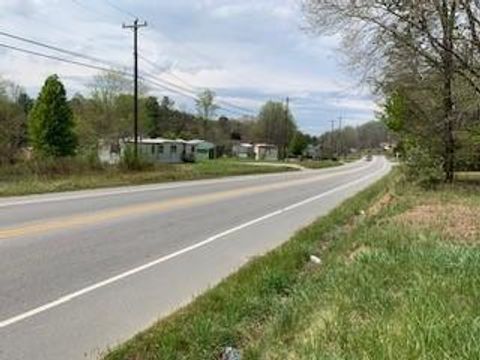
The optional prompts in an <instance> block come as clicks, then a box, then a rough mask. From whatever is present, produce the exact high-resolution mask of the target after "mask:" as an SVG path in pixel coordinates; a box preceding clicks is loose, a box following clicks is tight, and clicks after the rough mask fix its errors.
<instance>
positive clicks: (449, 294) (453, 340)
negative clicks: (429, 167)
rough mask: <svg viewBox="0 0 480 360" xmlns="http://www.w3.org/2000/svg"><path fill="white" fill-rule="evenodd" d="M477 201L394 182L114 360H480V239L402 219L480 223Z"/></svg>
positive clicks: (454, 189)
mask: <svg viewBox="0 0 480 360" xmlns="http://www.w3.org/2000/svg"><path fill="white" fill-rule="evenodd" d="M478 190H479V187H478V186H463V185H456V186H445V187H444V188H442V189H440V190H438V191H437V192H425V191H423V190H421V189H419V188H416V187H415V186H412V185H411V184H406V183H405V182H404V181H403V180H402V179H401V177H400V176H399V174H398V173H397V172H396V173H394V174H392V175H390V176H389V177H387V178H385V179H384V180H382V181H380V182H379V183H377V184H375V185H374V186H372V187H370V188H369V189H367V190H366V191H364V192H362V193H360V194H359V195H357V196H355V197H354V198H352V199H350V200H349V201H347V202H345V203H344V204H343V205H341V206H340V207H338V208H337V209H335V210H334V211H333V212H332V213H330V214H329V215H328V216H326V217H324V218H322V219H320V220H319V221H317V222H316V223H315V224H313V225H312V226H310V227H308V228H306V229H304V230H302V231H300V232H299V233H298V234H297V235H296V236H295V237H294V238H292V239H291V240H290V241H289V242H288V243H286V244H285V245H284V246H282V247H280V248H279V249H277V250H274V251H273V252H271V253H269V254H268V255H266V256H264V257H261V258H258V259H256V260H254V261H252V262H251V263H249V264H248V265H247V266H245V267H244V268H243V269H241V270H240V271H239V272H238V273H236V274H234V275H232V276H230V277H229V278H228V279H226V280H225V281H223V282H222V283H221V284H220V285H219V286H217V287H215V288H214V289H212V290H210V291H208V292H207V293H206V294H204V295H203V296H201V297H199V298H198V299H197V300H196V301H194V302H193V303H192V304H190V305H189V306H187V307H185V308H184V309H183V310H181V311H179V312H177V313H175V314H173V315H172V316H170V317H168V318H166V319H165V320H163V321H160V322H159V323H157V324H156V325H155V326H153V327H152V328H151V329H149V330H147V331H145V332H143V333H141V334H139V335H138V336H137V337H135V338H134V339H132V340H131V341H129V342H127V343H126V344H124V345H123V346H121V347H119V348H118V349H116V350H114V351H113V352H111V353H110V354H108V355H107V356H106V358H105V359H107V360H120V359H122V360H133V359H143V360H148V359H162V360H168V359H172V360H173V359H195V360H197V359H218V358H219V354H220V353H221V349H223V348H224V347H225V346H234V347H236V348H238V349H240V350H241V352H242V355H243V359H246V360H249V359H279V360H280V359H282V360H283V359H478V358H480V344H479V342H478V338H479V336H480V307H479V306H478V301H479V299H480V251H479V247H478V240H480V239H479V238H478V234H475V235H473V237H471V238H470V239H469V241H468V242H466V243H465V242H463V241H462V237H461V236H455V237H451V236H449V235H448V234H449V232H448V231H446V230H448V229H445V228H444V227H442V226H440V227H439V226H433V225H431V224H430V225H429V223H428V221H427V222H426V223H423V224H410V223H405V222H402V221H401V220H400V219H401V217H402V216H407V215H408V214H409V212H411V211H414V209H416V208H417V207H419V206H424V205H426V204H427V205H428V204H430V205H432V204H433V205H435V206H436V207H435V209H436V211H441V210H442V209H443V210H445V209H447V208H444V207H445V206H457V208H458V209H463V208H465V209H467V208H468V209H470V210H473V211H472V213H473V214H476V213H477V210H478V209H480V192H479V191H478ZM412 209H413V210H412ZM363 210H364V211H365V212H364V211H363ZM414 219H416V217H414ZM426 219H427V220H429V221H430V220H431V218H429V217H426ZM433 219H435V217H433ZM467 223H468V222H465V223H462V224H461V226H460V228H459V231H460V233H461V231H462V230H464V229H463V228H462V226H463V227H465V226H466V224H467ZM455 224H456V223H455ZM447 225H448V222H447V223H446V225H445V227H446V226H447ZM310 254H315V255H317V256H319V257H320V258H321V259H322V264H321V265H313V264H311V263H309V260H308V259H309V255H310Z"/></svg>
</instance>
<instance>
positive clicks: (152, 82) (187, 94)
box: [140, 76, 245, 115]
mask: <svg viewBox="0 0 480 360" xmlns="http://www.w3.org/2000/svg"><path fill="white" fill-rule="evenodd" d="M140 79H142V80H143V81H145V82H146V83H147V84H150V85H151V86H153V87H156V88H159V89H162V90H168V91H171V92H173V93H175V94H177V95H181V96H184V97H187V98H189V99H192V100H198V98H197V96H196V95H195V94H191V93H190V92H183V91H181V90H178V89H175V88H172V87H169V86H168V85H165V84H162V83H159V82H157V81H155V80H152V79H150V78H145V77H143V76H140ZM220 109H221V110H224V111H226V112H228V113H230V114H235V115H245V112H241V111H238V110H235V109H229V108H227V107H225V106H220Z"/></svg>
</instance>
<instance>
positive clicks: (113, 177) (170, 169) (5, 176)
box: [0, 160, 295, 197]
mask: <svg viewBox="0 0 480 360" xmlns="http://www.w3.org/2000/svg"><path fill="white" fill-rule="evenodd" d="M282 171H295V169H292V168H290V167H287V166H280V167H272V166H253V165H249V164H245V163H242V162H240V161H234V160H232V161H230V160H212V161H205V162H199V163H195V164H175V165H167V164H165V165H157V166H155V167H154V168H151V169H147V170H143V171H122V170H120V169H118V168H116V167H115V168H114V167H112V168H101V169H88V168H87V169H75V168H74V169H70V168H68V167H67V169H66V170H63V171H59V173H57V174H48V175H47V173H46V172H45V174H42V173H40V174H35V173H22V172H17V173H8V172H7V171H5V170H4V171H2V169H0V197H1V196H15V195H27V194H39V193H48V192H58V191H70V190H81V189H93V188H102V187H112V186H126V185H140V184H151V183H161V182H167V181H181V180H198V179H209V178H216V177H224V176H235V175H252V174H267V173H275V172H282Z"/></svg>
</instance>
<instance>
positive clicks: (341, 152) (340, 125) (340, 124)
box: [338, 116, 343, 156]
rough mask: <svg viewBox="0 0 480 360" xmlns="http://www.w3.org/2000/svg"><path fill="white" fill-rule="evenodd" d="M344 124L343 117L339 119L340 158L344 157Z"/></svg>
mask: <svg viewBox="0 0 480 360" xmlns="http://www.w3.org/2000/svg"><path fill="white" fill-rule="evenodd" d="M342 122H343V117H341V116H340V117H339V118H338V129H339V131H338V148H339V153H340V156H342V155H343V138H342Z"/></svg>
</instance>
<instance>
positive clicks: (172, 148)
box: [170, 145, 177, 154]
mask: <svg viewBox="0 0 480 360" xmlns="http://www.w3.org/2000/svg"><path fill="white" fill-rule="evenodd" d="M170 152H171V153H172V154H176V153H177V145H172V147H171V148H170Z"/></svg>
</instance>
